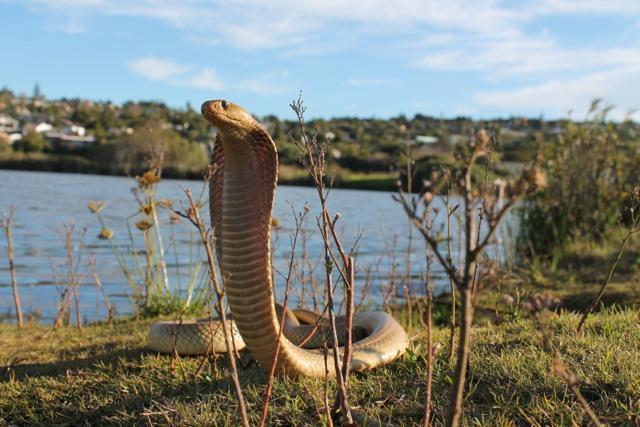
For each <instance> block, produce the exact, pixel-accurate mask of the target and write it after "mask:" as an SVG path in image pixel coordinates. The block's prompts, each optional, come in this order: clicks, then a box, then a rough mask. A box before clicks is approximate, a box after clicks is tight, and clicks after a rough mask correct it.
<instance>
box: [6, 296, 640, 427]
mask: <svg viewBox="0 0 640 427" xmlns="http://www.w3.org/2000/svg"><path fill="white" fill-rule="evenodd" d="M150 323H151V320H144V321H121V322H117V323H116V324H115V325H114V326H112V327H110V326H107V325H92V326H88V327H86V328H85V329H84V330H83V331H82V332H78V331H77V330H76V329H74V328H66V329H62V330H58V331H53V330H51V329H50V328H48V327H44V326H31V327H28V328H26V329H24V330H18V329H17V328H16V327H15V326H13V325H0V342H2V343H3V344H2V348H1V349H0V369H1V373H0V378H1V381H2V382H1V383H0V424H2V425H7V424H9V425H12V424H15V425H33V424H41V425H51V424H68V425H83V424H124V425H132V424H147V423H148V421H149V420H150V421H151V423H152V424H153V425H237V424H238V421H239V419H238V417H237V403H236V399H235V395H234V393H233V388H232V386H231V384H230V381H229V379H228V370H227V365H226V363H225V362H224V359H222V358H221V359H218V362H217V367H213V366H211V365H207V366H206V367H205V369H203V370H202V371H201V373H200V375H199V376H197V377H196V375H195V373H196V370H197V368H198V365H199V364H200V362H201V361H202V359H200V358H183V359H182V360H181V363H180V364H177V365H176V367H175V369H172V358H171V357H169V356H161V355H158V354H155V353H153V352H149V351H147V350H146V349H145V347H144V342H145V335H146V331H147V328H148V326H149V324H150ZM576 324H577V316H576V315H574V314H567V313H563V314H560V315H553V316H551V318H550V319H549V320H548V321H547V327H548V328H552V329H554V330H555V335H554V338H553V342H554V345H555V346H556V348H557V349H558V350H559V351H560V353H561V354H562V356H563V358H564V360H565V362H566V363H567V365H568V367H569V368H570V369H571V370H572V371H573V372H574V373H575V374H576V375H577V376H578V378H579V379H580V380H581V381H582V382H581V385H580V389H581V392H582V394H583V395H584V396H585V398H586V399H587V400H588V401H589V402H590V404H591V406H592V407H593V409H594V411H595V412H596V413H597V414H598V415H599V416H600V417H601V418H602V420H603V421H605V422H608V423H611V424H621V423H622V424H625V423H632V420H634V419H637V417H640V363H638V360H640V311H638V310H637V309H632V308H627V309H607V310H604V311H601V312H600V313H597V314H596V315H594V316H593V317H591V318H590V319H589V321H588V322H587V325H586V329H585V333H584V335H583V336H575V334H574V332H573V331H574V328H575V326H576ZM446 334H447V331H446V330H444V329H437V330H436V332H435V337H436V340H438V341H440V342H442V343H443V344H444V343H446ZM474 338H475V345H474V347H473V352H472V356H471V368H470V376H469V382H468V387H467V398H466V401H465V417H464V420H465V421H464V422H465V424H467V425H480V424H482V425H529V424H534V425H535V424H540V425H571V424H583V423H585V422H586V418H585V413H584V411H583V409H582V407H581V406H580V405H579V404H578V403H577V401H576V399H575V398H574V396H573V395H572V393H571V392H570V391H569V390H568V388H567V387H566V385H565V384H564V383H563V382H562V381H561V380H559V379H557V378H556V377H554V375H553V374H552V371H551V357H550V356H549V355H548V354H547V353H545V352H544V351H543V350H542V348H541V337H540V333H539V331H538V329H537V328H536V326H535V323H534V322H532V321H531V320H518V321H515V322H509V323H503V324H501V325H490V326H479V327H477V328H475V329H474ZM445 354H446V351H442V352H441V354H440V356H439V359H438V361H437V365H436V367H435V375H434V410H435V416H436V421H437V423H441V422H442V420H443V416H444V412H445V408H446V403H447V400H448V390H449V385H450V383H451V375H452V367H451V366H450V364H449V363H448V361H446V359H445ZM241 365H242V367H241V369H240V379H241V382H242V385H243V390H244V392H245V395H246V398H247V401H248V406H249V411H250V414H249V415H250V417H251V420H252V423H253V424H255V423H257V421H258V419H259V411H260V407H261V402H262V394H263V391H264V384H265V379H266V373H265V371H264V370H263V369H261V368H259V367H257V366H256V365H255V363H254V362H252V361H251V358H250V356H249V354H248V353H247V352H243V354H242V363H241ZM424 377H425V357H424V351H423V347H422V344H421V338H420V337H417V338H416V339H415V340H414V341H413V345H412V350H411V351H410V352H409V353H408V354H407V355H406V356H405V357H404V358H402V359H401V360H399V361H397V362H396V363H394V364H392V365H390V366H388V367H384V368H380V369H376V370H374V371H371V372H368V373H356V374H354V375H353V376H352V377H351V380H350V396H351V401H352V404H353V406H354V407H356V408H357V410H358V411H359V412H360V413H364V414H367V415H370V416H371V417H373V418H376V419H378V420H380V421H382V422H387V423H392V424H394V425H413V424H415V423H417V422H419V421H420V417H421V415H420V414H421V407H422V402H423V398H424V386H423V383H424V381H423V378H424ZM333 391H334V386H333V383H331V384H330V393H331V394H330V396H333ZM322 394H323V383H322V381H319V380H310V379H289V378H278V379H277V380H276V382H275V386H274V391H273V397H272V401H271V412H270V414H271V415H270V416H271V418H270V424H271V425H318V424H322V423H323V416H322V415H321V414H322Z"/></svg>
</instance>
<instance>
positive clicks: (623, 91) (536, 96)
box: [473, 67, 640, 119]
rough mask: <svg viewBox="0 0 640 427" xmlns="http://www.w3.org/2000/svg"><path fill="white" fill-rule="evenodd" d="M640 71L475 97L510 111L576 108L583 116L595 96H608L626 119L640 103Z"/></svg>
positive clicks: (606, 73) (592, 75) (614, 72)
mask: <svg viewBox="0 0 640 427" xmlns="http://www.w3.org/2000/svg"><path fill="white" fill-rule="evenodd" d="M638 75H640V67H628V68H624V69H614V70H607V71H601V72H595V73H590V74H587V75H584V76H582V77H579V78H574V79H554V80H550V81H547V82H544V83H540V84H536V85H529V86H526V87H522V88H518V89H513V90H497V91H484V92H479V93H476V94H475V95H474V98H473V100H474V102H475V103H477V104H478V105H482V106H489V107H496V108H500V109H504V110H505V111H510V112H518V113H525V114H526V113H532V112H535V111H536V110H537V111H543V110H546V111H552V112H553V113H555V114H556V115H560V116H562V115H566V113H568V112H569V111H574V112H575V113H576V114H578V115H580V116H582V115H584V114H585V113H586V110H588V108H589V104H590V103H591V101H592V100H593V99H596V98H601V97H604V101H605V102H606V103H608V104H612V105H614V106H615V107H616V108H615V109H614V110H613V112H612V114H611V116H612V117H613V118H615V119H622V118H624V117H625V116H626V114H627V113H628V112H629V111H632V110H635V109H636V108H638V107H640V86H638V84H637V80H638ZM579 118H581V117H579ZM634 118H635V119H638V118H640V115H639V114H637V113H636V114H635V115H634Z"/></svg>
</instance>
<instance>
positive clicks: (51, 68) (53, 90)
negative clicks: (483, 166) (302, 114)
mask: <svg viewBox="0 0 640 427" xmlns="http://www.w3.org/2000/svg"><path fill="white" fill-rule="evenodd" d="M0 40H2V41H3V43H2V53H1V54H0V57H1V58H2V60H1V64H2V65H1V66H0V87H2V86H6V87H8V88H10V89H12V90H14V91H16V92H18V93H25V94H28V95H30V94H31V93H32V92H33V88H34V85H35V84H36V83H38V84H39V85H40V87H41V89H42V91H43V93H44V94H45V95H46V96H47V97H48V98H60V97H68V98H70V97H81V98H87V99H93V100H111V101H113V102H116V103H122V102H124V101H127V100H133V101H137V100H158V101H163V102H165V103H167V104H169V105H171V106H174V107H181V108H182V107H184V106H185V105H186V103H187V102H189V103H191V104H192V105H193V106H195V107H197V106H199V105H200V104H201V103H202V102H203V101H204V100H207V99H227V100H230V101H233V102H236V103H238V104H240V105H242V106H244V107H245V108H246V109H247V110H249V111H251V112H252V113H254V114H257V115H260V116H263V115H266V114H276V115H278V116H279V117H283V118H291V117H292V116H293V114H292V112H291V110H290V108H289V104H290V103H291V101H292V100H293V99H294V98H297V96H298V94H299V93H300V92H301V91H302V96H303V99H304V101H305V103H306V105H307V116H310V117H309V118H317V117H323V118H331V117H342V116H357V117H378V118H388V117H394V116H397V115H399V114H405V115H407V116H409V117H411V116H413V115H414V114H416V113H420V114H425V115H431V116H436V117H444V118H450V117H456V116H470V117H473V118H495V117H508V116H522V115H524V116H529V117H539V116H543V117H545V118H565V117H567V116H569V115H571V117H573V118H576V119H582V118H583V117H584V114H585V112H586V110H587V109H588V107H589V104H590V102H591V100H593V99H594V98H603V99H604V102H605V103H606V104H610V105H614V106H616V108H615V109H614V110H613V112H612V117H613V118H614V119H618V120H619V119H623V118H625V117H627V115H628V114H631V117H633V118H634V119H635V120H640V113H638V112H633V110H634V109H635V108H640V81H639V80H640V79H639V77H640V0H608V1H607V0H600V1H596V0H576V1H574V0H521V1H496V0H475V1H466V0H393V1H392V0H384V1H379V0H358V1H345V0H272V1H264V0H224V1H217V0H181V1H178V0H20V1H14V0H0Z"/></svg>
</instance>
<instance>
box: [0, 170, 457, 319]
mask: <svg viewBox="0 0 640 427" xmlns="http://www.w3.org/2000/svg"><path fill="white" fill-rule="evenodd" d="M135 186H136V181H135V180H134V179H133V178H127V177H111V176H95V175H77V174H64V173H42V172H24V171H8V170H0V213H5V212H6V211H7V210H8V209H9V207H11V206H12V207H14V209H15V217H14V224H15V225H14V250H15V263H16V270H17V280H18V284H19V287H20V295H21V299H22V309H23V312H25V313H33V312H37V313H38V315H39V316H41V319H42V320H46V321H50V320H51V319H53V318H54V317H55V314H56V309H57V304H58V301H59V300H60V295H61V292H62V289H63V287H64V284H65V283H66V265H65V264H66V256H67V252H66V250H65V242H64V227H65V225H68V224H71V223H74V224H75V228H76V230H77V234H76V239H75V246H74V253H75V255H76V257H77V256H78V255H81V259H80V263H79V268H78V275H79V277H80V278H81V286H80V288H79V294H80V303H81V312H82V317H83V318H84V319H85V321H91V320H96V319H101V318H104V316H105V310H104V307H103V305H102V298H101V296H100V292H99V290H98V288H97V287H96V285H95V280H94V276H93V270H92V268H91V267H90V266H89V263H88V260H89V257H90V256H92V257H94V258H95V260H96V266H97V270H98V275H99V277H100V279H101V282H102V285H103V287H104V289H105V291H106V293H107V295H108V296H109V298H110V300H111V303H112V304H113V305H114V306H115V307H116V310H117V313H118V314H119V315H122V314H129V313H131V312H132V310H133V306H132V304H131V302H130V299H129V294H130V286H129V284H128V282H127V280H126V279H125V276H124V273H123V269H122V268H121V265H120V263H119V261H118V256H117V254H118V253H120V254H125V258H126V259H125V262H126V263H127V265H128V266H129V268H130V269H131V270H135V268H136V267H135V262H134V260H135V258H134V256H133V255H132V251H136V253H137V254H138V258H141V259H142V258H144V255H143V253H142V252H143V251H142V249H143V248H144V245H143V240H142V235H141V233H140V231H138V230H137V229H136V228H135V226H134V224H135V223H136V222H137V221H139V220H140V219H141V217H140V216H139V215H136V214H137V212H138V211H139V205H138V202H137V201H136V200H135V198H134V195H133V194H132V191H131V190H132V188H134V187H135ZM183 188H190V189H191V190H192V191H193V193H194V194H195V195H199V194H202V192H203V190H205V187H204V184H203V183H201V182H198V181H181V180H163V181H162V182H161V183H160V184H159V186H158V198H161V199H168V200H170V201H171V202H172V204H173V206H174V207H179V206H180V202H181V201H183V202H184V201H186V197H185V195H184V192H183ZM207 193H208V191H205V192H204V194H205V195H206V194H207ZM392 194H393V193H389V192H379V191H360V190H339V189H335V190H332V191H331V194H330V196H329V206H330V209H331V211H332V212H333V213H336V212H339V213H340V219H339V221H338V225H339V226H338V227H337V228H338V230H339V232H340V234H341V236H342V237H341V239H342V243H343V245H344V247H345V248H351V247H352V246H353V245H354V244H355V243H356V241H357V246H356V267H357V274H356V279H357V286H358V288H359V289H360V291H362V290H363V289H365V290H366V292H365V294H366V296H367V301H368V303H369V304H370V305H379V304H380V303H382V302H383V299H384V298H385V295H387V297H389V295H390V297H391V298H396V297H397V298H402V297H403V290H402V283H409V286H410V289H411V292H414V293H416V294H419V293H422V292H423V289H424V280H423V277H424V273H425V269H426V261H425V251H424V243H423V241H422V238H421V237H420V235H419V233H418V232H417V230H413V232H412V233H413V238H412V240H411V251H410V253H409V252H408V251H407V249H408V246H409V238H408V236H409V232H408V228H409V227H408V222H407V219H406V216H405V214H404V212H403V210H402V208H401V206H400V205H399V204H398V203H397V202H395V201H394V200H393V199H392ZM317 198H318V197H317V192H316V190H315V189H314V188H305V187H291V186H279V187H278V192H277V196H276V204H275V208H274V217H275V218H277V220H278V223H279V225H278V227H277V228H276V229H275V231H274V233H273V235H272V243H273V247H274V265H275V268H276V269H277V271H279V272H280V273H282V274H286V272H287V265H288V259H289V255H290V253H291V252H290V250H291V248H290V243H289V236H290V233H291V232H292V230H293V228H294V224H295V223H294V219H293V213H292V209H293V210H295V211H297V212H300V211H302V210H303V208H304V205H305V203H308V204H309V205H310V207H311V209H310V212H309V214H308V216H307V221H306V222H305V225H304V231H305V233H304V234H305V237H306V239H305V240H306V245H305V246H306V256H307V258H308V259H309V260H310V262H309V264H311V265H315V266H316V273H317V276H318V278H320V277H321V276H322V274H321V273H322V271H321V270H322V268H323V266H322V262H321V260H322V248H323V246H322V240H321V238H320V234H319V232H318V227H317V223H316V216H317V215H318V213H319V203H318V201H317ZM90 200H101V201H104V202H105V203H106V207H105V208H104V210H103V211H102V212H101V216H102V218H103V219H104V221H105V223H106V225H107V227H108V228H109V229H111V230H113V231H114V233H115V234H114V237H113V239H112V240H111V241H107V240H101V239H98V238H97V236H98V234H99V232H100V229H101V226H100V223H99V221H98V218H97V217H96V215H94V214H92V213H91V212H90V211H89V209H88V208H87V204H88V202H89V201H90ZM205 201H206V200H205ZM452 203H453V202H452ZM169 214H170V212H169V211H168V210H162V209H160V210H159V215H160V217H159V221H160V225H161V235H162V239H163V243H164V250H165V259H166V263H167V270H168V273H169V285H170V287H171V289H174V290H175V289H179V290H180V291H181V292H182V293H185V289H186V288H187V287H188V283H200V284H202V283H204V279H205V277H206V276H205V269H204V268H200V267H201V263H202V260H203V259H205V257H204V256H203V251H202V250H201V247H200V245H199V244H198V241H197V236H196V234H195V233H196V230H195V228H194V227H193V226H192V225H190V224H188V223H187V222H186V221H184V220H183V221H181V222H179V223H177V224H173V223H172V221H170V217H169ZM202 215H203V218H206V221H207V223H208V220H209V215H208V209H203V211H202ZM127 224H129V227H128V226H127ZM452 225H453V228H455V226H456V224H455V221H454V223H453V224H452ZM82 230H86V231H85V232H84V238H83V239H80V238H79V235H80V234H81V233H82ZM129 230H130V231H129ZM130 235H131V236H133V239H132V238H131V237H130ZM452 235H453V236H456V235H457V232H456V231H455V229H454V231H453V233H452ZM358 236H360V238H359V239H358ZM453 241H454V246H457V245H458V244H460V242H459V239H457V238H456V239H454V240H453ZM81 242H82V244H80V243H81ZM300 246H301V245H300V244H299V246H298V250H297V251H296V259H297V260H298V263H300V265H302V260H301V257H302V251H301V250H300V249H301V248H300ZM6 249H7V247H6V238H5V235H4V233H2V235H1V236H0V313H1V314H2V315H3V316H6V317H9V316H13V311H14V308H13V299H12V292H11V278H10V274H9V266H8V259H7V255H6V254H7V252H6ZM454 252H457V249H455V248H454ZM408 261H410V264H409V262H408ZM408 265H410V273H411V274H408V273H409V272H408V271H407V270H408V267H407V266H408ZM440 271H441V270H440V269H439V268H435V267H434V268H432V271H431V277H432V279H433V282H434V290H435V292H440V291H442V290H445V289H447V288H448V286H449V285H448V281H446V280H444V278H443V277H442V275H441V274H439V273H438V272H440ZM280 273H276V274H275V279H276V282H277V283H278V287H279V290H280V292H279V293H278V295H282V286H283V282H284V279H283V278H282V276H281V274H280ZM405 278H406V279H407V280H402V279H405ZM320 280H321V279H320ZM365 282H367V283H368V285H366V286H365V285H364V283H365ZM394 285H395V287H397V289H395V287H394ZM292 286H293V287H294V291H293V292H292V298H293V303H292V305H293V306H295V305H298V304H300V303H301V301H300V298H304V299H305V300H306V302H307V303H309V302H310V301H309V300H308V298H309V297H308V295H309V294H308V293H307V296H306V297H305V296H304V295H301V294H300V289H299V284H298V283H297V281H294V283H293V284H292ZM394 289H395V290H394ZM359 298H360V296H358V300H357V301H359Z"/></svg>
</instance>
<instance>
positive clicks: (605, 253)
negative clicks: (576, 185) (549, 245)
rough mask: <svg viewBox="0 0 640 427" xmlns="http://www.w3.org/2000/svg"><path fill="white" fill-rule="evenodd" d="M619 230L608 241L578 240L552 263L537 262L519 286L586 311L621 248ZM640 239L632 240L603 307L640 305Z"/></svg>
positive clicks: (556, 255)
mask: <svg viewBox="0 0 640 427" xmlns="http://www.w3.org/2000/svg"><path fill="white" fill-rule="evenodd" d="M618 236H619V233H618V230H617V229H613V230H611V231H610V233H608V237H607V238H606V239H604V240H599V241H590V240H586V239H576V240H575V241H572V242H570V243H568V244H567V245H565V246H564V247H562V248H560V249H559V250H557V251H556V253H555V255H554V257H553V259H552V260H551V261H550V262H544V263H543V262H539V261H535V262H532V263H530V264H529V265H527V266H526V269H525V270H523V273H524V274H523V275H522V277H521V280H520V281H519V282H518V283H517V284H516V286H518V287H526V288H530V289H535V290H537V291H541V292H546V293H550V294H553V295H555V296H557V297H558V298H559V299H560V300H561V304H560V305H561V306H562V307H563V308H566V309H568V310H584V309H585V308H586V307H588V305H589V304H590V303H591V301H592V300H593V299H594V298H595V296H596V294H597V292H598V290H599V289H600V285H601V284H602V283H603V282H604V280H605V279H606V275H607V270H608V268H609V266H610V265H611V264H612V263H613V261H614V258H615V256H616V253H617V251H618V249H619V247H620V239H619V238H618ZM639 274H640V239H637V238H636V239H633V240H631V242H630V244H629V245H628V247H627V248H626V250H625V252H624V253H623V255H622V258H621V260H620V264H619V265H618V268H617V269H616V271H615V274H614V276H613V279H612V281H611V283H610V285H609V286H608V287H607V290H606V292H605V294H604V296H603V300H602V306H610V305H612V304H618V305H635V306H640V288H639V287H638V275H639Z"/></svg>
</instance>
